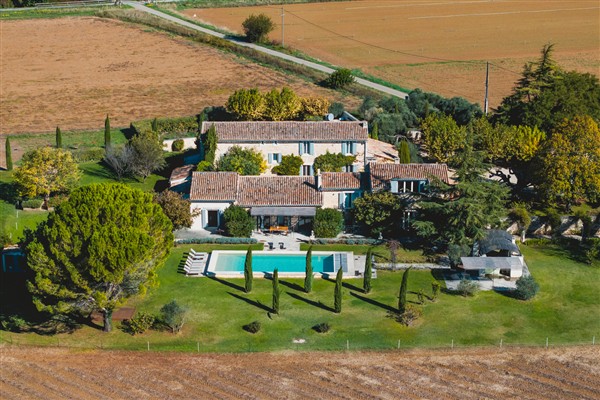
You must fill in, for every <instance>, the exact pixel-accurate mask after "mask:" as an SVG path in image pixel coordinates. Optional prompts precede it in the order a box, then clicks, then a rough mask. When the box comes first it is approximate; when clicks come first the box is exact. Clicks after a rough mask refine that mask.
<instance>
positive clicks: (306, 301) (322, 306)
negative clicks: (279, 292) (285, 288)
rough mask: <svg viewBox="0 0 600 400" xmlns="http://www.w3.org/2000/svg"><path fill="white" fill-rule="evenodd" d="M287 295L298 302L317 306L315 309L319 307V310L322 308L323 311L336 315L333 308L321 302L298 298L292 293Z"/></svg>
mask: <svg viewBox="0 0 600 400" xmlns="http://www.w3.org/2000/svg"><path fill="white" fill-rule="evenodd" d="M286 293H287V294H288V295H289V296H290V297H293V298H294V299H296V300H300V301H303V302H305V303H307V304H310V305H311V306H315V307H318V308H320V309H322V310H325V311H331V312H332V313H335V310H334V309H333V307H329V306H328V305H325V304H323V303H321V302H320V301H314V300H309V299H307V298H305V297H302V296H298V295H297V294H296V293H291V292H286Z"/></svg>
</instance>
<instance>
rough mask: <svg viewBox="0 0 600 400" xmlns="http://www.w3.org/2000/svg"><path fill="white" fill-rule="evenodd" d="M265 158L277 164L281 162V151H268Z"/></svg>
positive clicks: (270, 162)
mask: <svg viewBox="0 0 600 400" xmlns="http://www.w3.org/2000/svg"><path fill="white" fill-rule="evenodd" d="M267 159H268V161H269V164H279V163H280V162H281V153H269V154H268V155H267Z"/></svg>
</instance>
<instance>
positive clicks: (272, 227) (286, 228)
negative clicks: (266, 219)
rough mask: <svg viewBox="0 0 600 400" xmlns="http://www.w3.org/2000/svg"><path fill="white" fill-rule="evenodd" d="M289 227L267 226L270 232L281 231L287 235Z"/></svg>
mask: <svg viewBox="0 0 600 400" xmlns="http://www.w3.org/2000/svg"><path fill="white" fill-rule="evenodd" d="M288 230H289V228H288V227H287V226H284V225H274V226H271V227H269V232H272V233H281V234H283V235H287V233H288Z"/></svg>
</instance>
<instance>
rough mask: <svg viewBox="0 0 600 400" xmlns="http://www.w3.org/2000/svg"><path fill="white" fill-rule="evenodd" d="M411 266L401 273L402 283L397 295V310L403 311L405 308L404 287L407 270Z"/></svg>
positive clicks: (406, 280) (406, 279) (406, 281)
mask: <svg viewBox="0 0 600 400" xmlns="http://www.w3.org/2000/svg"><path fill="white" fill-rule="evenodd" d="M411 268H412V267H409V268H408V269H407V270H406V271H404V274H403V275H402V283H401V284H400V295H399V296H398V311H399V312H400V313H403V312H404V311H405V310H406V287H407V285H408V272H409V271H410V269H411Z"/></svg>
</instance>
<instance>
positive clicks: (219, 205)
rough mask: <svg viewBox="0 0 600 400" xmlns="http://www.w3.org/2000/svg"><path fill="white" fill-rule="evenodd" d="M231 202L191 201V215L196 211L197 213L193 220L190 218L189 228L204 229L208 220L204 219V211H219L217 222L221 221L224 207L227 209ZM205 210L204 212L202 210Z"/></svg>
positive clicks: (205, 216)
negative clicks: (190, 224)
mask: <svg viewBox="0 0 600 400" xmlns="http://www.w3.org/2000/svg"><path fill="white" fill-rule="evenodd" d="M231 204H232V203H230V202H214V203H210V202H192V204H191V205H190V210H191V212H192V215H193V214H194V213H197V214H198V215H196V216H195V217H194V218H193V220H192V226H191V228H190V230H192V231H194V230H196V231H198V230H203V229H206V224H207V223H208V221H207V220H206V218H207V215H206V211H219V224H220V223H221V221H222V218H223V211H225V209H227V208H228V207H229V206H230V205H231ZM203 211H205V212H203Z"/></svg>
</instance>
